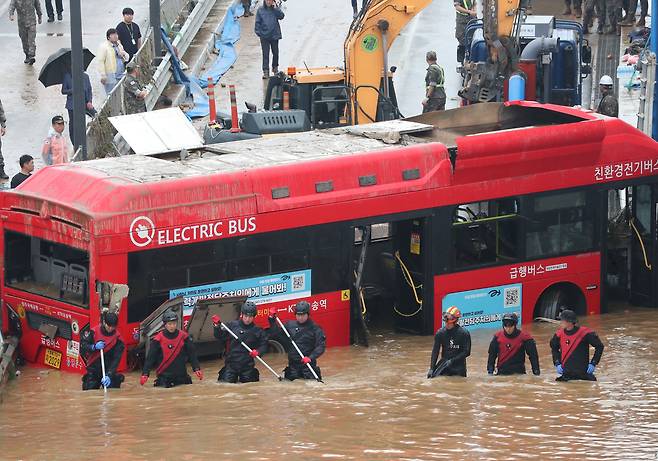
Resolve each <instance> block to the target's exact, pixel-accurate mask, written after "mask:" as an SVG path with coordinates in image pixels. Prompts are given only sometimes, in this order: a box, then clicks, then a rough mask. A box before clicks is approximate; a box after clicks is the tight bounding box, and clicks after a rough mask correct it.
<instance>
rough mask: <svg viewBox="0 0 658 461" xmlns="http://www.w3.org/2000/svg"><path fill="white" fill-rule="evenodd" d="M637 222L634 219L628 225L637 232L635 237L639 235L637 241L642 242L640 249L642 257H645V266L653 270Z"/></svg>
mask: <svg viewBox="0 0 658 461" xmlns="http://www.w3.org/2000/svg"><path fill="white" fill-rule="evenodd" d="M634 221H635V220H634V219H633V218H631V219H630V221H628V224H629V225H630V226H631V228H632V229H633V230H634V231H635V235H637V240H638V241H639V242H640V248H642V256H644V265H645V266H646V268H647V269H649V270H651V264H649V259H648V258H647V250H646V248H644V242H643V241H642V236H641V235H640V232H639V231H638V230H637V227H635V222H634Z"/></svg>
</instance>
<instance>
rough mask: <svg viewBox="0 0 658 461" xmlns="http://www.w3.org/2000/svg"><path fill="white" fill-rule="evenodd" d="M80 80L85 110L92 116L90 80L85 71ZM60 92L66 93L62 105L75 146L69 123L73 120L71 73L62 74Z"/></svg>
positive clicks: (74, 142)
mask: <svg viewBox="0 0 658 461" xmlns="http://www.w3.org/2000/svg"><path fill="white" fill-rule="evenodd" d="M82 80H83V81H84V86H85V112H86V113H87V114H88V115H89V116H91V117H94V116H95V115H96V109H94V104H93V103H92V93H91V81H90V80H89V75H87V72H83V74H82ZM62 94H65V95H66V104H65V105H64V107H65V108H66V110H67V111H68V113H69V137H70V138H71V142H72V143H73V145H74V146H77V145H78V144H77V143H76V140H75V138H74V137H73V125H75V124H74V123H71V121H72V120H73V78H72V77H71V73H70V72H67V73H65V74H64V80H63V81H62Z"/></svg>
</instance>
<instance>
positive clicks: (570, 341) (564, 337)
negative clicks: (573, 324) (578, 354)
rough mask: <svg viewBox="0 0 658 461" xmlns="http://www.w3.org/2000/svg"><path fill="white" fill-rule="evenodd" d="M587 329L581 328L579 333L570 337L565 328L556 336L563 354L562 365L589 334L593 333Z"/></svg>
mask: <svg viewBox="0 0 658 461" xmlns="http://www.w3.org/2000/svg"><path fill="white" fill-rule="evenodd" d="M591 332H592V330H590V329H589V328H587V327H579V328H578V331H577V332H576V333H574V334H573V335H568V334H567V333H566V332H565V331H564V329H563V328H560V329H559V330H558V331H557V332H555V334H556V335H557V337H558V338H559V340H560V351H561V353H562V365H564V364H565V363H566V362H567V360H569V357H571V354H573V351H575V350H576V348H577V347H578V345H579V344H580V342H581V341H582V340H583V338H585V336H587V334H588V333H591Z"/></svg>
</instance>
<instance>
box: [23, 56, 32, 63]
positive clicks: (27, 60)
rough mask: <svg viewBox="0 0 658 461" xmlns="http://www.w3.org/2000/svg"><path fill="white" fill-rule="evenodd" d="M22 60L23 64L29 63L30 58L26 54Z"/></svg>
mask: <svg viewBox="0 0 658 461" xmlns="http://www.w3.org/2000/svg"><path fill="white" fill-rule="evenodd" d="M23 62H24V63H25V64H29V63H30V58H28V57H27V56H25V60H24V61H23Z"/></svg>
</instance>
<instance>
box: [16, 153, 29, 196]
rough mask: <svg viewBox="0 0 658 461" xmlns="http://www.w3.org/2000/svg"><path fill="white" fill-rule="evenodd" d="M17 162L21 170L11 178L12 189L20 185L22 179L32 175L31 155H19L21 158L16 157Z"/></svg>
mask: <svg viewBox="0 0 658 461" xmlns="http://www.w3.org/2000/svg"><path fill="white" fill-rule="evenodd" d="M18 164H19V165H20V167H21V171H19V172H18V173H16V175H15V176H14V177H13V178H11V188H12V189H16V188H17V187H18V186H20V185H21V184H22V183H23V181H25V180H26V179H27V178H29V177H30V176H32V172H33V171H34V159H33V158H32V156H31V155H27V154H26V155H21V158H19V159H18Z"/></svg>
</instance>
